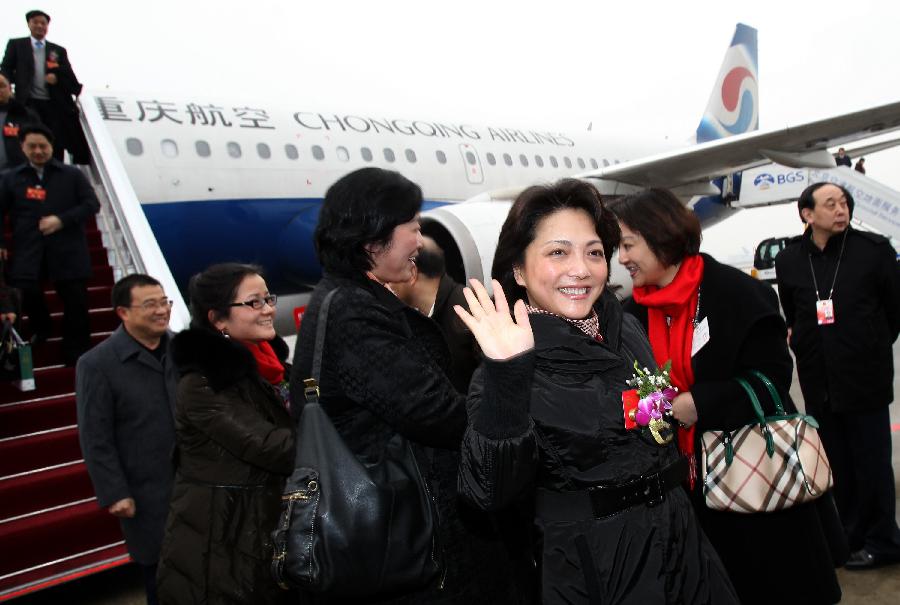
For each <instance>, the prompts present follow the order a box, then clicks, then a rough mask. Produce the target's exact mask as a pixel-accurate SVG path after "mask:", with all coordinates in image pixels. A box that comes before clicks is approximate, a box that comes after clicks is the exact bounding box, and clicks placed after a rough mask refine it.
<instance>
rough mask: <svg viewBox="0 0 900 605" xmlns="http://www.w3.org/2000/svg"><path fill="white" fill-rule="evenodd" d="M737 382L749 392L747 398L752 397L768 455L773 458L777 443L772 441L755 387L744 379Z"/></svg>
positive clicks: (751, 401)
mask: <svg viewBox="0 0 900 605" xmlns="http://www.w3.org/2000/svg"><path fill="white" fill-rule="evenodd" d="M735 380H737V382H738V384H739V385H741V387H742V388H743V389H744V390H745V391H746V392H747V396H748V397H750V403H752V404H753V410H754V411H755V412H756V416H757V418H758V419H759V426H760V429H761V430H762V432H763V434H764V435H765V438H766V453H767V454H769V458H771V457H772V456H773V455H774V454H775V441H774V439H772V433H771V432H770V431H769V425H768V424H766V415H765V414H764V413H763V409H762V406H761V405H760V404H759V398H758V397H757V396H756V392H755V391H754V390H753V387H752V386H750V383H749V382H747V381H746V380H745V379H744V378H735Z"/></svg>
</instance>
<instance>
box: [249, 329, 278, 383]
mask: <svg viewBox="0 0 900 605" xmlns="http://www.w3.org/2000/svg"><path fill="white" fill-rule="evenodd" d="M242 342H244V341H242ZM244 345H246V347H247V348H248V349H250V352H251V353H253V357H255V358H256V365H257V367H259V373H260V374H261V375H262V377H263V378H265V379H266V380H267V381H269V382H270V383H272V384H273V385H275V386H278V385H279V384H281V383H282V382H283V381H284V366H283V365H281V362H280V361H279V360H278V356H277V355H275V351H273V350H272V345H270V344H269V343H268V342H266V341H265V340H263V341H261V342H259V343H255V342H244Z"/></svg>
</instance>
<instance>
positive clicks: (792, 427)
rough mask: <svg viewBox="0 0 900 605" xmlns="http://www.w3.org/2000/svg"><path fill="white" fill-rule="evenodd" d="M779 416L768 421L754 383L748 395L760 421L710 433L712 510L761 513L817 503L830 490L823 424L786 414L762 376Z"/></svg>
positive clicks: (706, 443)
mask: <svg viewBox="0 0 900 605" xmlns="http://www.w3.org/2000/svg"><path fill="white" fill-rule="evenodd" d="M751 373H752V374H753V375H754V376H756V377H757V378H758V379H759V380H760V381H761V382H762V383H763V384H764V385H765V386H766V388H767V389H768V391H769V395H770V396H771V397H772V401H773V402H774V403H775V409H776V414H775V415H774V416H766V415H765V414H764V413H763V409H762V406H761V405H760V403H759V398H758V397H757V395H756V393H755V392H754V390H753V387H752V386H751V385H750V383H749V382H748V381H747V380H745V379H744V378H737V381H738V383H739V384H740V385H741V387H742V388H743V389H744V390H745V391H746V392H747V395H748V396H749V397H750V402H751V403H752V404H753V409H754V411H755V412H756V416H757V420H756V421H755V422H753V423H752V424H748V425H746V426H743V427H741V428H740V429H737V430H735V431H706V432H704V433H703V435H702V437H701V441H702V446H703V466H702V470H703V493H704V496H705V498H706V505H707V506H708V507H709V508H711V509H713V510H721V511H730V512H736V513H758V512H769V511H774V510H780V509H784V508H790V507H791V506H794V505H795V504H799V503H801V502H808V501H810V500H815V499H816V498H818V497H819V496H821V495H822V494H823V493H825V492H826V491H827V490H829V489H831V486H832V478H831V466H830V465H829V463H828V458H827V456H826V455H825V448H824V447H823V446H822V441H821V440H820V439H819V432H818V430H817V429H818V426H819V425H818V423H817V422H816V420H815V418H813V417H812V416H808V415H806V414H799V413H798V414H785V412H784V407H783V405H782V403H781V397H780V396H779V395H778V391H777V390H776V389H775V386H774V385H773V384H772V382H771V381H770V380H769V379H768V378H766V376H764V375H763V374H762V373H760V372H756V371H754V372H751Z"/></svg>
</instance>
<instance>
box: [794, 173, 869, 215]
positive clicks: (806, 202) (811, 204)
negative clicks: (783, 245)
mask: <svg viewBox="0 0 900 605" xmlns="http://www.w3.org/2000/svg"><path fill="white" fill-rule="evenodd" d="M825 185H834V186H835V187H837V188H838V189H840V190H841V191H842V192H843V194H844V197H846V198H847V209H848V210H849V211H850V218H851V219H852V218H853V206H854V204H855V203H856V202H854V201H853V195H851V194H850V192H849V191H847V189H846V188H845V187H844V186H843V185H838V184H837V183H829V182H828V181H821V182H819V183H813V184H812V185H810V186H809V187H807V188H806V189H804V190H803V193H801V194H800V197H799V198H797V213H798V214H799V215H800V220H801V221H803V222H804V223H806V219H804V218H803V209H804V208H809V209H810V210H815V208H816V199H815V198H814V197H813V194H814V193H815V192H816V191H818V190H819V189H821V188H822V187H824V186H825Z"/></svg>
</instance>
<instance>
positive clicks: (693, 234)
mask: <svg viewBox="0 0 900 605" xmlns="http://www.w3.org/2000/svg"><path fill="white" fill-rule="evenodd" d="M614 212H615V213H616V214H617V215H618V218H619V224H620V227H621V229H622V242H621V244H620V246H619V262H620V263H622V264H623V265H625V267H626V268H627V269H628V270H629V272H630V273H631V276H632V280H633V282H634V302H632V303H630V304H628V305H627V307H626V308H627V310H628V311H630V312H631V313H633V314H634V315H636V316H637V317H638V318H639V319H640V321H641V322H642V323H643V324H644V325H645V326H647V327H648V328H649V334H650V343H651V345H652V346H653V352H654V355H655V357H656V360H657V362H659V363H664V362H665V361H667V360H669V359H671V360H672V361H673V372H672V376H673V381H675V383H676V385H678V386H679V388H680V390H681V394H680V395H679V396H678V397H676V399H675V400H674V402H673V408H672V409H673V413H674V415H675V417H676V418H677V419H678V420H679V421H680V422H682V423H683V425H686V426H687V427H688V428H687V429H686V430H685V431H680V432H679V437H680V445H681V447H682V450H683V451H685V452H687V453H691V452H692V453H693V458H694V464H695V470H696V471H697V474H696V476H695V479H694V481H693V485H692V489H691V491H690V495H691V500H692V502H693V505H694V509H695V510H696V512H697V517H698V519H699V520H700V524H701V525H702V527H703V530H704V532H706V535H707V536H708V537H709V540H710V542H712V544H713V546H715V548H716V551H718V553H719V556H720V557H721V558H722V562H723V563H724V564H725V566H726V568H727V569H728V573H729V576H730V577H731V580H732V582H733V583H734V586H735V588H736V589H737V591H738V595H739V596H740V598H741V602H743V603H748V604H755V603H784V604H791V605H798V604H800V603H809V604H818V605H822V604H826V603H836V602H837V601H839V600H840V598H841V590H840V586H839V585H838V582H837V577H836V575H835V572H834V567H835V562H838V563H841V562H842V561H841V559H842V557H843V558H845V557H846V544H845V543H843V540H842V539H841V536H840V534H839V532H836V531H833V529H835V528H836V527H837V525H836V523H837V518H836V511H835V509H834V503H833V500H832V498H831V496H830V495H826V496H824V497H822V498H819V499H818V500H816V501H814V502H810V503H806V504H798V505H796V506H793V507H791V508H788V509H784V510H778V511H774V512H769V513H755V514H745V513H731V512H720V511H714V510H711V509H710V508H708V507H707V506H706V503H705V500H704V494H703V485H702V478H703V477H702V474H701V473H700V465H701V464H702V457H701V454H702V447H701V445H700V436H701V434H702V432H703V431H706V430H711V429H715V430H735V429H737V428H740V427H741V426H743V425H746V424H749V423H751V422H753V421H754V420H755V419H756V415H755V413H754V411H753V407H752V406H751V403H750V400H749V398H748V396H747V395H746V393H745V392H744V391H743V389H742V388H741V386H740V385H739V384H738V382H737V381H736V380H735V378H736V377H739V376H745V377H746V376H747V375H748V372H749V371H751V370H757V371H760V372H762V373H763V374H765V375H766V376H767V377H768V378H769V380H771V381H772V382H773V383H774V384H775V386H776V388H777V389H778V391H779V394H780V396H781V399H782V401H783V402H784V404H785V405H784V407H785V411H786V412H787V413H794V412H796V409H795V408H794V404H793V402H792V401H791V399H790V396H789V394H788V391H789V389H790V385H791V373H792V368H793V362H792V361H791V357H790V354H789V353H788V350H787V343H786V338H787V329H786V328H785V324H784V319H783V318H782V317H781V314H780V313H779V309H778V299H777V297H776V295H775V292H774V290H772V288H771V287H770V286H768V285H766V284H764V283H761V282H758V281H756V280H754V279H753V278H751V277H750V276H748V275H746V274H744V273H742V272H740V271H738V270H737V269H734V268H732V267H728V266H725V265H722V264H721V263H718V262H717V261H716V260H715V259H713V258H712V257H711V256H708V255H706V254H698V252H699V247H700V224H699V221H698V220H697V218H696V216H694V214H693V213H692V212H691V211H690V210H688V209H687V208H685V207H684V206H683V205H682V204H681V203H680V202H679V201H678V199H677V198H675V197H674V196H673V195H672V194H671V193H670V192H668V191H665V190H661V189H650V190H647V191H645V192H642V193H638V194H635V195H633V196H628V197H626V198H624V199H622V200H620V201H619V202H618V203H617V204H616V206H615V207H614ZM695 325H701V326H702V325H707V326H708V331H707V333H708V339H703V340H701V338H700V335H701V331H698V330H696V329H695V328H694V326H695ZM694 339H696V340H697V342H694ZM704 340H705V342H704ZM692 347H693V349H692ZM692 352H693V354H692ZM752 381H753V382H755V379H752ZM755 386H756V387H757V389H756V390H757V393H759V394H760V402H761V403H762V406H763V408H764V410H765V412H766V414H767V415H768V414H774V403H773V402H772V400H771V398H770V397H769V396H768V394H767V393H765V389H764V388H762V385H761V384H756V385H755ZM826 536H827V537H828V538H832V540H829V539H827V538H826Z"/></svg>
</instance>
